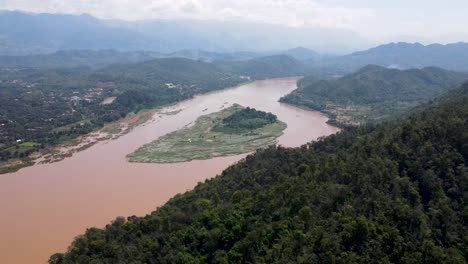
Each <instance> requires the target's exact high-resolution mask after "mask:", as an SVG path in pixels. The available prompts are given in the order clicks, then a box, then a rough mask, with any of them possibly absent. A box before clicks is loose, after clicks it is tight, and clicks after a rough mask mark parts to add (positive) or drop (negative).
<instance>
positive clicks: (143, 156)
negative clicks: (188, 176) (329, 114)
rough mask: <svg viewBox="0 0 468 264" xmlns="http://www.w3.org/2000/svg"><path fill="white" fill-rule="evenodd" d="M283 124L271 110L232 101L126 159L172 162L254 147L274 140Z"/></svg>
mask: <svg viewBox="0 0 468 264" xmlns="http://www.w3.org/2000/svg"><path fill="white" fill-rule="evenodd" d="M285 128H286V124H285V123H283V122H281V121H279V120H278V119H277V117H276V116H275V115H273V114H271V113H265V112H262V111H257V110H255V109H253V108H244V107H242V106H240V105H237V104H236V105H233V106H231V107H229V108H226V109H224V110H222V111H220V112H216V113H212V114H209V115H205V116H201V117H199V118H198V119H197V120H196V121H195V124H194V125H193V126H190V127H185V128H183V129H180V130H178V131H175V132H172V133H169V134H167V135H165V136H163V137H160V138H159V139H157V140H155V141H153V142H152V143H149V144H146V145H144V146H143V147H141V148H140V149H138V150H137V151H136V152H134V153H132V154H129V155H128V159H129V161H130V162H147V163H175V162H184V161H190V160H204V159H210V158H213V157H220V156H229V155H237V154H242V153H248V152H251V151H255V150H257V149H259V148H264V147H267V146H270V145H274V144H276V143H277V138H278V137H279V136H281V135H282V134H283V130H284V129H285Z"/></svg>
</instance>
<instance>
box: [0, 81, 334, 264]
mask: <svg viewBox="0 0 468 264" xmlns="http://www.w3.org/2000/svg"><path fill="white" fill-rule="evenodd" d="M296 80H297V78H288V79H274V80H267V81H258V82H254V83H250V84H247V85H243V86H240V87H236V88H232V89H227V90H223V91H220V92H214V93H210V94H205V95H201V96H197V97H195V98H194V99H191V100H187V101H184V102H181V103H179V104H177V105H174V106H170V107H167V108H165V109H162V110H161V112H166V113H176V114H167V115H165V114H160V113H157V114H156V115H155V116H154V118H153V120H152V121H150V122H148V123H146V124H144V125H142V126H139V127H137V128H135V129H134V130H132V131H131V132H130V133H128V134H126V135H124V136H122V137H120V138H118V139H117V140H113V141H105V142H100V143H98V144H96V145H95V146H93V147H91V148H89V149H87V150H85V151H82V152H79V153H76V154H74V155H73V157H71V158H67V159H65V160H63V161H61V162H57V163H51V164H41V165H35V166H32V167H28V168H25V169H22V170H20V171H19V172H16V173H12V174H7V175H0V212H2V214H1V215H0V263H5V264H9V263H13V264H21V263H46V262H47V259H48V258H49V256H50V255H51V254H53V253H55V252H63V251H65V250H66V248H67V246H68V245H69V244H70V242H71V241H72V240H73V238H74V237H75V236H76V235H79V234H81V233H83V232H84V230H85V229H86V228H87V227H91V226H97V227H103V226H105V225H106V224H107V223H109V222H110V221H111V220H113V219H115V217H116V216H130V215H139V216H140V215H145V214H147V213H149V212H151V211H153V210H154V209H155V208H156V207H157V206H161V205H162V204H164V203H165V202H166V201H167V200H168V199H170V198H171V197H172V196H174V195H175V194H177V193H183V192H185V191H187V190H190V189H192V188H193V187H194V186H195V185H196V184H197V183H198V182H200V181H204V180H205V179H207V178H211V177H214V176H216V175H217V174H219V173H220V172H221V171H222V170H223V169H225V168H226V167H228V166H229V165H231V164H233V163H235V162H237V161H238V160H240V159H242V158H243V157H244V156H245V155H239V156H230V157H221V158H214V159H211V160H204V161H192V162H186V163H177V164H140V163H129V162H127V160H126V158H125V156H126V155H127V154H129V153H131V152H133V151H135V150H136V149H137V148H139V147H140V146H142V145H143V144H146V143H149V142H151V141H153V140H155V139H156V138H158V137H160V136H162V135H164V134H166V133H169V132H172V131H174V130H177V129H178V128H182V127H183V126H185V125H188V124H190V123H191V122H193V121H195V120H196V119H197V118H198V117H199V116H200V115H205V114H208V113H212V112H217V111H219V110H220V109H222V108H223V107H227V106H229V105H232V104H233V103H238V104H240V105H243V106H250V107H254V108H256V109H258V110H263V111H269V112H272V113H274V114H276V115H277V116H278V118H279V119H280V120H282V121H284V122H286V123H287V124H288V128H287V129H286V130H285V131H284V135H283V136H281V137H280V138H279V144H281V145H283V146H288V147H295V146H300V145H302V144H304V143H306V142H309V141H311V140H314V139H317V138H318V137H321V136H325V135H329V134H332V133H335V132H337V131H338V129H337V128H335V127H332V126H329V125H327V124H326V121H327V118H326V117H325V116H323V115H321V114H320V113H318V112H310V111H305V110H302V109H298V108H296V107H292V106H289V105H285V104H280V103H278V99H279V98H280V97H281V96H284V95H286V94H288V93H289V92H291V91H292V90H294V89H295V88H296ZM179 110H181V111H179Z"/></svg>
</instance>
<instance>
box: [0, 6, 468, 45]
mask: <svg viewBox="0 0 468 264" xmlns="http://www.w3.org/2000/svg"><path fill="white" fill-rule="evenodd" d="M103 6H104V7H105V8H103ZM467 9H468V2H466V1H462V0H454V1H451V3H450V5H447V4H446V3H442V2H440V1H436V0H429V1H422V0H416V1H411V2H410V3H408V2H407V1H403V0H396V1H392V2H391V3H381V2H378V3H376V1H370V0H357V1H353V2H352V3H350V2H349V1H344V0H318V1H308V0H283V1H280V0H267V1H247V0H240V1H232V0H223V1H213V0H204V1H200V0H177V1H170V0H160V1H152V0H143V1H139V3H138V5H135V4H134V3H133V2H130V1H125V0H118V1H115V0H113V1H111V0H104V1H96V0H86V1H85V0H78V1H57V0H44V1H41V2H40V5H38V4H37V3H36V1H34V0H14V1H13V0H1V1H0V10H10V11H12V10H15V11H25V12H33V13H53V14H57V13H60V14H74V15H78V14H89V15H91V16H94V17H96V18H99V19H106V20H109V19H116V20H125V21H148V20H171V21H173V20H183V19H188V20H205V21H206V20H207V21H230V22H255V23H263V24H272V25H281V26H288V27H294V28H321V29H335V30H348V31H352V32H355V33H357V34H359V36H361V37H362V38H364V39H366V40H368V42H369V44H370V43H372V44H378V43H386V42H398V41H407V42H420V43H423V44H430V43H441V44H446V43H451V42H459V41H468V34H467V33H466V32H468V31H467V29H468V28H467V26H466V23H463V22H464V12H463V10H467Z"/></svg>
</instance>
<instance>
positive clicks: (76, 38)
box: [0, 11, 369, 55]
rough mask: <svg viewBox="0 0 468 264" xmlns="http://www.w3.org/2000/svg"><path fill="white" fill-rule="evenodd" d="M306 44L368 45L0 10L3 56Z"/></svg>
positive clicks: (326, 36)
mask: <svg viewBox="0 0 468 264" xmlns="http://www.w3.org/2000/svg"><path fill="white" fill-rule="evenodd" d="M295 46H305V47H311V48H315V49H318V50H320V51H323V52H339V51H341V52H347V51H352V50H356V49H360V48H362V47H366V46H369V42H368V41H367V40H365V39H363V38H362V37H360V36H359V35H358V34H356V33H354V32H352V31H348V30H338V29H325V28H292V27H286V26H279V25H270V24H261V23H240V22H239V23H236V22H221V21H194V20H174V21H169V20H164V21H139V22H125V21H107V20H99V19H97V18H94V17H92V16H90V15H80V16H75V15H61V14H32V13H24V12H16V11H1V12H0V54H3V55H24V54H37V53H44V52H54V51H57V50H64V49H115V50H120V51H135V50H148V51H157V52H162V53H171V52H176V51H178V50H206V51H214V52H223V53H226V52H234V51H242V50H251V51H256V52H265V51H275V50H276V51H278V50H285V49H288V48H291V47H295Z"/></svg>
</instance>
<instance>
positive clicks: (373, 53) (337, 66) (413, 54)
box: [307, 42, 468, 73]
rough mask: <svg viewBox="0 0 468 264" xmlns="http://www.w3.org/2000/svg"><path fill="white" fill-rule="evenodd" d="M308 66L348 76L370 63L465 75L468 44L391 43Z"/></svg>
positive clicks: (313, 60)
mask: <svg viewBox="0 0 468 264" xmlns="http://www.w3.org/2000/svg"><path fill="white" fill-rule="evenodd" d="M307 64H309V65H310V66H311V67H313V68H315V69H322V70H324V69H329V70H330V69H331V70H334V71H337V72H343V73H349V72H351V71H354V70H357V69H359V68H361V67H363V66H366V65H369V64H376V65H380V66H384V67H390V68H398V69H409V68H423V67H428V66H436V67H441V68H444V69H448V70H455V71H467V72H468V43H463V42H460V43H453V44H447V45H441V44H432V45H422V44H420V43H403V42H400V43H390V44H386V45H381V46H378V47H375V48H372V49H368V50H365V51H360V52H355V53H352V54H349V55H345V56H336V57H328V58H326V59H325V60H324V59H322V58H318V59H310V60H309V61H308V62H307Z"/></svg>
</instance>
